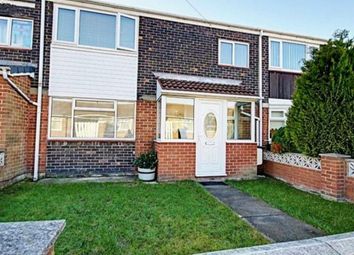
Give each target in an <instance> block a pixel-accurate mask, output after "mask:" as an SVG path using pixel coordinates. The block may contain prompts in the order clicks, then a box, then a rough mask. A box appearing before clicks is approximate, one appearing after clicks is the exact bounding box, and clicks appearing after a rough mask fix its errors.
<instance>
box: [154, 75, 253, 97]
mask: <svg viewBox="0 0 354 255" xmlns="http://www.w3.org/2000/svg"><path fill="white" fill-rule="evenodd" d="M158 81H159V84H160V86H161V89H162V90H173V91H188V92H199V93H212V94H224V95H241V96H256V95H255V93H254V91H251V90H248V89H247V88H246V87H244V86H241V85H226V84H220V83H209V82H201V81H186V80H172V79H159V80H158Z"/></svg>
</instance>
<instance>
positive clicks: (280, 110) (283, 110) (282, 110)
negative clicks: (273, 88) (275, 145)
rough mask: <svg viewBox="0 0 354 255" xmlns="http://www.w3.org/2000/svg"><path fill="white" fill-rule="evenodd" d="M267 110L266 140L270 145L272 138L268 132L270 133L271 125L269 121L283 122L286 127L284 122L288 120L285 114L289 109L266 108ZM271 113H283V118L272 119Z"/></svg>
mask: <svg viewBox="0 0 354 255" xmlns="http://www.w3.org/2000/svg"><path fill="white" fill-rule="evenodd" d="M268 109H269V116H268V119H269V121H268V140H269V142H270V143H272V138H271V137H270V131H271V127H270V123H271V121H284V123H285V125H286V121H287V119H288V118H287V116H286V114H287V113H288V111H289V107H279V108H268ZM272 112H283V114H284V116H283V117H272Z"/></svg>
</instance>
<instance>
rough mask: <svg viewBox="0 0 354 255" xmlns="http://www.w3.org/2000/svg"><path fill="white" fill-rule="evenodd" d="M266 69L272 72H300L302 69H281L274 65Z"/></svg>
mask: <svg viewBox="0 0 354 255" xmlns="http://www.w3.org/2000/svg"><path fill="white" fill-rule="evenodd" d="M268 70H269V71H274V72H282V73H291V74H302V71H297V70H290V69H283V68H275V67H269V69H268Z"/></svg>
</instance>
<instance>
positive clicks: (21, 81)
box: [0, 76, 36, 188]
mask: <svg viewBox="0 0 354 255" xmlns="http://www.w3.org/2000/svg"><path fill="white" fill-rule="evenodd" d="M11 80H12V81H13V82H15V83H16V85H17V86H18V87H19V88H20V89H21V90H22V91H23V92H24V93H25V94H26V95H28V96H29V94H30V86H31V82H32V80H31V79H30V78H29V77H27V76H21V77H12V78H11ZM35 109H36V107H35V106H34V105H31V104H29V103H28V102H27V101H26V100H25V99H24V98H23V97H22V96H20V95H19V94H18V93H17V92H16V91H15V90H14V89H13V88H12V87H11V86H10V84H9V83H8V82H7V81H6V80H4V79H3V78H2V76H1V77H0V151H3V152H5V165H4V166H2V167H1V166H0V188H1V187H3V186H5V185H7V184H8V183H11V182H12V181H13V180H14V179H15V178H17V177H21V176H23V175H25V174H28V173H29V169H28V160H29V159H30V155H29V154H28V153H27V151H28V149H27V148H28V147H29V146H30V143H31V142H32V141H31V140H30V139H28V128H29V126H30V123H29V115H28V113H31V112H32V111H34V110H35Z"/></svg>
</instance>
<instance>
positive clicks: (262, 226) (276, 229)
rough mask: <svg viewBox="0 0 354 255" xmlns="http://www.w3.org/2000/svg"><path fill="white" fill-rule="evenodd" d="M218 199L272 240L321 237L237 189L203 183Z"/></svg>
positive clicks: (311, 229)
mask: <svg viewBox="0 0 354 255" xmlns="http://www.w3.org/2000/svg"><path fill="white" fill-rule="evenodd" d="M201 184H202V185H203V186H204V188H205V189H206V190H207V191H209V192H210V193H211V194H212V195H213V196H215V197H216V198H217V199H218V200H220V201H221V202H223V203H224V204H226V205H227V206H229V207H230V208H231V209H232V210H233V211H234V212H235V213H237V214H238V215H239V216H240V217H241V218H243V219H244V220H246V221H247V222H249V223H250V224H251V225H252V226H254V227H255V228H256V229H257V230H258V231H260V232H261V233H263V234H264V235H265V236H266V237H268V238H269V239H270V240H271V241H274V242H286V241H295V240H302V239H308V238H314V237H319V236H322V235H323V233H322V232H321V231H320V230H318V229H316V228H314V227H313V226H311V225H309V224H306V223H304V222H302V221H300V220H297V219H295V218H293V217H290V216H289V215H287V214H285V213H284V212H282V211H281V210H279V209H276V208H273V207H271V206H269V205H268V204H267V203H265V202H264V201H261V200H259V199H257V198H254V197H252V196H250V195H248V194H246V193H244V192H242V191H240V190H238V189H236V188H233V187H230V186H228V185H225V184H223V183H213V184H212V185H211V184H207V183H201Z"/></svg>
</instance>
